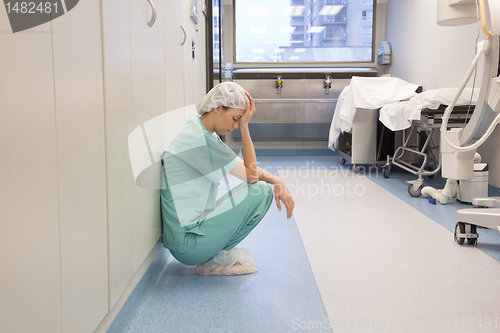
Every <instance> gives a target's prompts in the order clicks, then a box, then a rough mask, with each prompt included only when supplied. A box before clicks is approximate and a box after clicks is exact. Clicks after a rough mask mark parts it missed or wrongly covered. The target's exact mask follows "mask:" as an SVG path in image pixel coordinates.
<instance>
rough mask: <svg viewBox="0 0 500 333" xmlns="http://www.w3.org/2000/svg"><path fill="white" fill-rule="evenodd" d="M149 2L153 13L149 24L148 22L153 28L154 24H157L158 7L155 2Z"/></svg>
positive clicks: (149, 0)
mask: <svg viewBox="0 0 500 333" xmlns="http://www.w3.org/2000/svg"><path fill="white" fill-rule="evenodd" d="M148 2H149V4H150V5H151V9H152V11H153V12H152V14H151V18H150V19H149V22H148V26H149V27H150V28H151V27H152V26H153V24H155V21H156V7H155V5H154V3H153V1H151V0H148Z"/></svg>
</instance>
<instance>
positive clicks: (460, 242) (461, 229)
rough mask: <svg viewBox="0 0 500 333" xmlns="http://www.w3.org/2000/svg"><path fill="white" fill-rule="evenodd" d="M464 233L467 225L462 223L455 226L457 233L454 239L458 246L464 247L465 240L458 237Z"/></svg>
mask: <svg viewBox="0 0 500 333" xmlns="http://www.w3.org/2000/svg"><path fill="white" fill-rule="evenodd" d="M464 233H465V224H463V223H462V222H457V224H456V225H455V232H454V233H453V239H454V240H455V242H457V244H458V245H463V243H464V242H465V238H464V237H460V236H457V235H459V234H464Z"/></svg>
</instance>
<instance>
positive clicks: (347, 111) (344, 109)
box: [328, 76, 418, 150]
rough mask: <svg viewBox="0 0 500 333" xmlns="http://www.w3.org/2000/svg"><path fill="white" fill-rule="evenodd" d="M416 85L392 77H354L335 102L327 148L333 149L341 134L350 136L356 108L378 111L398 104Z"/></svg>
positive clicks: (407, 97) (412, 91)
mask: <svg viewBox="0 0 500 333" xmlns="http://www.w3.org/2000/svg"><path fill="white" fill-rule="evenodd" d="M417 88H418V85H417V84H413V83H408V82H406V81H403V80H401V79H399V78H396V77H359V76H354V77H352V79H351V82H350V84H349V86H347V87H345V88H344V89H343V90H342V92H341V93H340V95H339V98H338V99H337V105H336V106H335V112H334V114H333V119H332V125H331V126H330V135H329V139H328V148H330V149H331V150H335V148H337V143H338V138H339V136H340V133H341V132H350V131H351V129H352V123H353V120H354V116H355V115H356V108H362V109H378V108H380V107H382V106H384V105H387V104H389V103H394V102H399V101H402V100H405V99H409V98H410V97H412V96H414V95H416V94H417V93H416V92H415V90H417Z"/></svg>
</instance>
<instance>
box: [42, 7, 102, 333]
mask: <svg viewBox="0 0 500 333" xmlns="http://www.w3.org/2000/svg"><path fill="white" fill-rule="evenodd" d="M100 17H101V15H100V3H99V1H81V2H80V3H79V4H78V5H77V6H76V7H75V8H74V9H72V10H71V11H70V12H68V13H67V14H65V15H63V16H61V17H59V18H58V19H56V20H54V21H52V22H51V24H52V31H53V34H52V39H53V59H54V60H53V61H54V86H55V91H56V94H55V102H56V105H55V107H56V133H57V159H58V167H57V171H58V185H59V204H60V208H59V219H60V231H61V244H60V247H61V278H62V281H61V283H62V285H61V290H62V325H63V331H64V332H92V331H93V330H94V329H95V327H97V325H98V324H99V323H100V321H101V320H102V318H103V317H104V316H105V315H106V313H107V311H108V265H107V217H106V169H105V136H104V97H103V94H104V93H103V73H102V68H103V64H102V49H101V24H100Z"/></svg>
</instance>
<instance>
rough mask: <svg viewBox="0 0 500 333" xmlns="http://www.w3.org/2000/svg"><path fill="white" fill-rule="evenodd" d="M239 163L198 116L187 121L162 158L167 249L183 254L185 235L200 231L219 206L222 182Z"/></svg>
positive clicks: (162, 196)
mask: <svg viewBox="0 0 500 333" xmlns="http://www.w3.org/2000/svg"><path fill="white" fill-rule="evenodd" d="M238 162H239V157H238V156H237V155H236V154H235V153H234V152H233V150H232V149H231V148H229V147H228V146H227V145H226V144H224V143H223V142H222V141H221V140H220V138H219V136H218V135H217V134H216V133H211V132H209V131H207V129H206V128H205V125H204V124H203V121H202V120H201V118H200V117H199V116H197V117H195V118H192V119H189V120H188V121H187V122H186V125H185V126H184V127H183V128H182V129H181V130H180V131H179V133H178V134H177V135H176V136H175V137H174V139H173V140H172V142H171V143H170V145H169V146H168V148H167V149H166V150H165V151H164V152H163V157H162V163H163V172H162V184H163V185H164V186H163V187H164V188H163V189H162V190H161V201H162V213H163V224H164V226H163V227H164V230H163V233H164V235H163V243H164V246H165V247H166V248H168V249H170V250H173V251H178V252H179V253H183V252H184V238H185V234H186V233H195V234H200V233H199V231H197V226H198V225H199V223H200V222H202V221H203V220H205V218H206V216H207V215H208V214H209V213H210V212H212V211H213V210H214V209H215V207H216V199H217V191H218V184H219V181H220V180H221V179H222V178H223V177H224V175H225V174H227V173H229V172H230V171H231V170H232V169H233V168H234V167H236V165H237V164H238Z"/></svg>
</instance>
